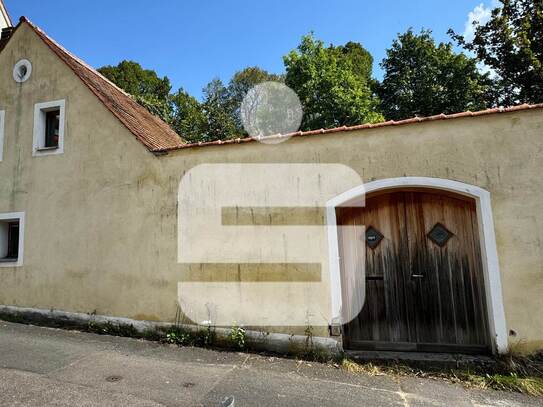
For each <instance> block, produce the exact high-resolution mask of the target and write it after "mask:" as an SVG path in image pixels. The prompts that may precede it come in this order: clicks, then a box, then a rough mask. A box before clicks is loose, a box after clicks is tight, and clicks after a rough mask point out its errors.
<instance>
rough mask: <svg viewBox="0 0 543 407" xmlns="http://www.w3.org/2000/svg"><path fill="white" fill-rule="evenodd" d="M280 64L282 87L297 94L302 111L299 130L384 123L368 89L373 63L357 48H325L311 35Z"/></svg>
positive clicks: (360, 47) (367, 54) (347, 45)
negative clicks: (283, 77)
mask: <svg viewBox="0 0 543 407" xmlns="http://www.w3.org/2000/svg"><path fill="white" fill-rule="evenodd" d="M283 61H284V64H285V68H286V75H285V83H286V84H287V85H288V86H290V87H291V88H292V89H293V90H294V91H295V92H296V93H297V94H298V96H299V98H300V101H301V103H302V106H303V109H304V119H303V121H302V129H304V130H309V129H317V128H329V127H335V126H339V125H353V124H360V123H365V122H372V123H373V122H378V121H381V120H383V116H382V115H381V114H380V113H379V112H378V107H379V101H378V98H377V97H376V96H375V94H374V93H373V92H372V89H371V85H372V79H371V65H372V62H373V60H372V58H371V55H369V53H368V52H367V51H365V50H364V48H363V47H362V46H361V45H360V44H355V43H348V44H346V45H344V46H340V47H334V46H330V47H328V48H326V47H325V46H324V44H323V42H322V41H319V40H316V39H315V38H314V37H313V35H312V34H310V35H307V36H304V37H302V41H301V43H300V45H299V46H298V48H297V49H296V50H293V51H291V52H290V53H289V54H288V55H286V56H285V57H283Z"/></svg>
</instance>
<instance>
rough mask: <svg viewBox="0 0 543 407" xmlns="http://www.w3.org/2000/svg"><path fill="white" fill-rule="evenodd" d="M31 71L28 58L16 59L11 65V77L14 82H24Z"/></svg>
mask: <svg viewBox="0 0 543 407" xmlns="http://www.w3.org/2000/svg"><path fill="white" fill-rule="evenodd" d="M31 73H32V64H31V63H30V61H29V60H28V59H21V60H19V61H17V63H16V64H15V66H14V67H13V79H15V82H19V83H23V82H25V81H26V80H27V79H28V78H30V74H31Z"/></svg>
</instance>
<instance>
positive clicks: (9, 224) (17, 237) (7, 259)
mask: <svg viewBox="0 0 543 407" xmlns="http://www.w3.org/2000/svg"><path fill="white" fill-rule="evenodd" d="M24 230H25V214H24V212H12V213H0V267H18V266H22V265H23V253H24Z"/></svg>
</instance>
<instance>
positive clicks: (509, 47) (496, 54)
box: [449, 0, 543, 105]
mask: <svg viewBox="0 0 543 407" xmlns="http://www.w3.org/2000/svg"><path fill="white" fill-rule="evenodd" d="M500 2H501V6H500V7H497V8H495V9H494V10H493V11H492V14H491V18H490V20H489V21H488V22H487V23H485V24H479V23H478V22H475V23H474V38H473V40H471V41H468V40H466V39H465V38H464V37H463V36H461V35H458V34H455V33H454V31H452V30H449V34H450V35H451V36H452V37H453V38H454V39H455V40H457V41H458V43H459V44H460V45H461V46H463V47H464V48H465V49H467V50H468V51H472V52H474V53H475V55H476V56H477V58H478V59H479V60H480V61H481V62H483V63H484V64H485V65H487V66H488V67H489V68H491V69H492V70H493V71H494V72H495V73H496V75H497V80H496V85H497V89H496V91H497V93H498V96H499V103H500V104H503V105H513V104H517V103H524V102H526V103H539V102H542V101H543V1H541V0H500Z"/></svg>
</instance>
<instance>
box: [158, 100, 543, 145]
mask: <svg viewBox="0 0 543 407" xmlns="http://www.w3.org/2000/svg"><path fill="white" fill-rule="evenodd" d="M532 109H543V103H539V104H533V105H529V104H523V105H518V106H511V107H497V108H493V109H486V110H480V111H477V112H470V111H467V112H461V113H454V114H443V113H441V114H438V115H435V116H428V117H413V118H411V119H405V120H399V121H394V120H389V121H387V122H381V123H366V124H359V125H356V126H343V127H334V128H332V129H319V130H309V131H297V132H294V133H288V134H276V135H272V136H266V137H263V138H267V139H277V138H290V137H302V136H304V137H305V136H316V135H320V134H331V133H340V132H347V131H356V130H368V129H377V128H381V127H392V126H404V125H408V124H415V123H423V122H430V121H436V120H451V119H459V118H466V117H477V116H486V115H492V114H497V113H510V112H518V111H524V110H532ZM251 141H258V140H257V139H254V138H251V137H245V138H236V139H228V140H216V141H208V142H200V143H190V144H184V145H182V146H180V147H176V148H173V149H164V150H157V151H156V152H168V151H172V150H179V149H184V148H194V147H206V146H218V145H226V144H239V143H248V142H251Z"/></svg>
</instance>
